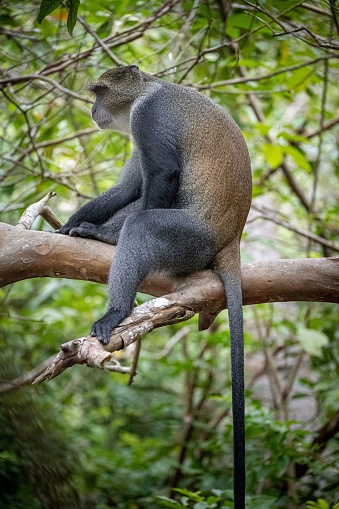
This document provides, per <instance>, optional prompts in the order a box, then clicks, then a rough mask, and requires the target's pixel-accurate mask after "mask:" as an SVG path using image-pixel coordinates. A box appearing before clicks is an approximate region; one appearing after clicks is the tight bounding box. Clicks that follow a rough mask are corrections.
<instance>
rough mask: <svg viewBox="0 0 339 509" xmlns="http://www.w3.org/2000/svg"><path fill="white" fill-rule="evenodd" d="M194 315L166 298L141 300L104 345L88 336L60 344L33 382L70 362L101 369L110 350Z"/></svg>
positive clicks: (110, 356)
mask: <svg viewBox="0 0 339 509" xmlns="http://www.w3.org/2000/svg"><path fill="white" fill-rule="evenodd" d="M171 297H172V296H171ZM194 314H195V313H194V311H193V310H192V309H190V308H188V307H186V306H183V305H178V304H176V303H174V302H173V301H172V299H170V298H166V297H160V298H159V299H154V300H151V301H149V302H145V303H144V304H142V305H141V306H138V307H137V308H135V309H134V310H133V312H132V313H131V315H130V316H128V317H127V318H126V319H125V320H124V321H123V322H122V323H121V324H120V325H119V326H118V327H117V328H116V329H114V330H113V332H112V335H111V339H110V342H109V343H108V345H106V346H105V347H104V346H103V345H102V344H101V343H100V342H99V341H98V340H97V338H95V337H91V336H85V337H82V338H79V339H74V340H72V341H69V342H67V343H64V344H62V345H61V351H60V352H59V353H58V354H57V356H56V357H55V359H54V360H53V362H52V363H51V364H50V365H49V366H48V367H47V368H46V369H45V371H44V372H43V373H42V374H41V375H40V376H38V377H37V378H36V379H35V380H34V382H33V384H39V383H41V382H44V381H45V380H48V381H49V380H52V378H55V377H57V376H58V375H60V374H61V373H63V371H65V370H66V369H67V368H70V367H71V366H73V365H74V364H86V365H87V366H88V367H91V368H99V369H103V368H104V367H105V366H104V365H105V363H106V362H109V361H110V360H111V358H112V352H115V351H117V350H121V349H122V348H126V347H127V346H129V345H131V344H132V343H134V342H135V341H136V340H137V339H140V338H142V337H143V336H145V335H146V334H148V333H149V332H151V331H152V330H153V329H154V328H157V327H161V326H164V325H169V324H172V323H177V322H178V321H183V320H188V319H189V318H191V317H192V316H194Z"/></svg>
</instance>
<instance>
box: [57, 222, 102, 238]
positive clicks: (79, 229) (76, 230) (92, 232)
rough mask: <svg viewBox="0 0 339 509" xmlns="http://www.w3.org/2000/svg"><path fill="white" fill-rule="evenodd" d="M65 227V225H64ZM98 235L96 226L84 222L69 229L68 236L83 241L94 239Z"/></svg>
mask: <svg viewBox="0 0 339 509" xmlns="http://www.w3.org/2000/svg"><path fill="white" fill-rule="evenodd" d="M65 226H66V225H65ZM97 233H98V226H97V225H95V224H92V223H86V222H85V221H84V222H83V223H81V224H80V225H79V226H76V227H71V229H70V230H69V233H68V234H69V235H70V236H71V237H83V238H84V239H95V238H96V237H97Z"/></svg>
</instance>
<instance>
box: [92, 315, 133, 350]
mask: <svg viewBox="0 0 339 509" xmlns="http://www.w3.org/2000/svg"><path fill="white" fill-rule="evenodd" d="M124 318H126V314H123V313H122V312H121V311H120V310H118V309H114V308H110V309H109V310H108V311H107V313H106V314H105V315H104V316H103V317H102V318H100V320H98V321H97V322H95V323H94V324H93V325H92V329H91V336H96V337H97V338H98V340H99V341H100V343H102V344H103V345H107V344H108V343H109V340H110V337H111V332H112V330H113V329H115V327H117V326H118V325H119V323H120V322H122V320H123V319H124Z"/></svg>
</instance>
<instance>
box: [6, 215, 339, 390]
mask: <svg viewBox="0 0 339 509" xmlns="http://www.w3.org/2000/svg"><path fill="white" fill-rule="evenodd" d="M0 245H1V246H2V248H1V251H0V286H5V285H7V284H10V283H14V282H16V281H20V280H23V279H28V278H33V277H62V278H70V279H82V280H88V281H96V282H100V283H105V282H106V281H107V275H108V271H109V268H110V265H111V262H112V259H113V256H114V253H115V247H114V246H111V245H109V244H105V243H102V242H98V241H94V240H88V239H81V238H74V237H68V236H65V235H58V234H55V233H47V232H36V231H27V230H23V229H22V228H19V227H15V226H10V225H8V224H4V223H0ZM242 278H243V280H242V287H243V303H244V305H248V304H258V303H263V302H284V301H298V300H299V301H300V300H302V301H314V302H317V301H318V302H335V303H338V302H339V257H333V258H320V259H319V258H318V259H296V260H275V261H266V262H262V263H255V264H247V265H244V266H243V267H242ZM140 290H141V291H142V292H145V293H148V294H150V295H154V296H157V297H160V296H162V298H161V299H155V300H152V301H150V302H147V303H145V304H143V305H141V306H139V307H138V308H136V309H135V310H134V311H133V313H132V314H131V315H130V316H129V317H128V318H127V319H126V320H124V322H123V323H122V324H121V325H120V326H119V327H118V328H117V329H115V330H114V331H113V334H112V336H111V341H110V343H109V345H107V347H106V349H104V348H103V347H102V346H101V345H100V344H99V342H98V341H97V339H96V338H91V337H85V338H80V339H77V340H73V341H70V342H68V343H66V344H64V345H62V347H61V352H60V353H59V354H58V356H57V357H56V359H55V360H54V362H53V363H52V365H51V366H50V367H49V368H48V369H47V370H46V372H45V374H44V375H43V376H42V377H41V378H39V379H38V380H37V382H39V381H42V380H44V379H50V378H53V377H55V376H57V375H58V374H59V373H61V372H62V371H64V370H65V369H66V368H67V367H69V366H71V365H73V364H87V365H88V366H92V367H103V365H104V363H107V361H110V359H111V353H110V352H113V351H115V350H119V349H121V348H124V347H126V346H128V345H129V344H131V343H133V342H134V341H136V340H137V339H138V338H140V337H142V336H144V335H145V334H147V333H148V332H150V331H151V330H153V329H154V328H157V327H161V326H163V325H167V324H170V323H175V322H177V321H183V320H187V319H189V318H190V317H192V316H193V315H194V314H196V313H202V314H203V315H212V316H213V315H215V314H217V313H218V312H219V311H221V310H222V309H223V308H225V307H226V300H225V294H224V289H223V286H222V284H221V281H220V280H219V278H218V277H217V276H216V275H215V274H213V273H212V272H211V271H204V272H200V273H197V274H194V275H192V276H189V277H185V278H174V277H170V276H168V275H166V274H164V273H157V274H152V275H150V276H149V277H148V278H147V279H146V280H145V281H144V282H143V284H142V285H141V287H140ZM165 294H167V295H165ZM202 324H204V321H202ZM205 324H206V322H205ZM200 325H201V324H200ZM200 328H203V327H202V326H200Z"/></svg>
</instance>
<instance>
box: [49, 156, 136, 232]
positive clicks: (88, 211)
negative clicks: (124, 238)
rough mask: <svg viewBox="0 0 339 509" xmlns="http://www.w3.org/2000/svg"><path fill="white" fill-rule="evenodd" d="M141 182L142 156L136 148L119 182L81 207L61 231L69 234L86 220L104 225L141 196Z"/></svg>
mask: <svg viewBox="0 0 339 509" xmlns="http://www.w3.org/2000/svg"><path fill="white" fill-rule="evenodd" d="M141 182H142V179H141V170H140V158H139V154H138V151H137V150H135V151H134V152H133V154H132V157H131V159H130V160H129V161H127V163H126V164H125V166H124V169H123V172H122V175H121V178H120V181H119V182H118V184H117V185H115V186H113V187H111V188H110V189H108V190H107V191H105V192H104V193H102V194H101V195H100V196H98V197H97V198H94V199H93V200H91V201H90V202H88V203H86V205H84V206H83V207H81V208H80V209H79V210H78V211H77V212H76V213H75V214H73V215H72V216H71V217H70V218H69V220H68V221H67V223H66V224H65V225H64V226H62V227H61V228H60V230H59V232H60V233H63V234H65V235H67V234H68V233H69V232H70V231H71V230H72V228H76V227H78V226H80V225H81V223H84V222H87V223H91V224H93V225H102V224H103V223H105V222H106V221H107V220H108V219H110V218H111V217H112V216H113V215H114V214H115V213H116V212H117V211H118V210H120V209H122V208H123V207H125V206H126V205H128V204H129V203H132V202H134V201H135V200H137V199H138V198H140V196H141Z"/></svg>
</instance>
